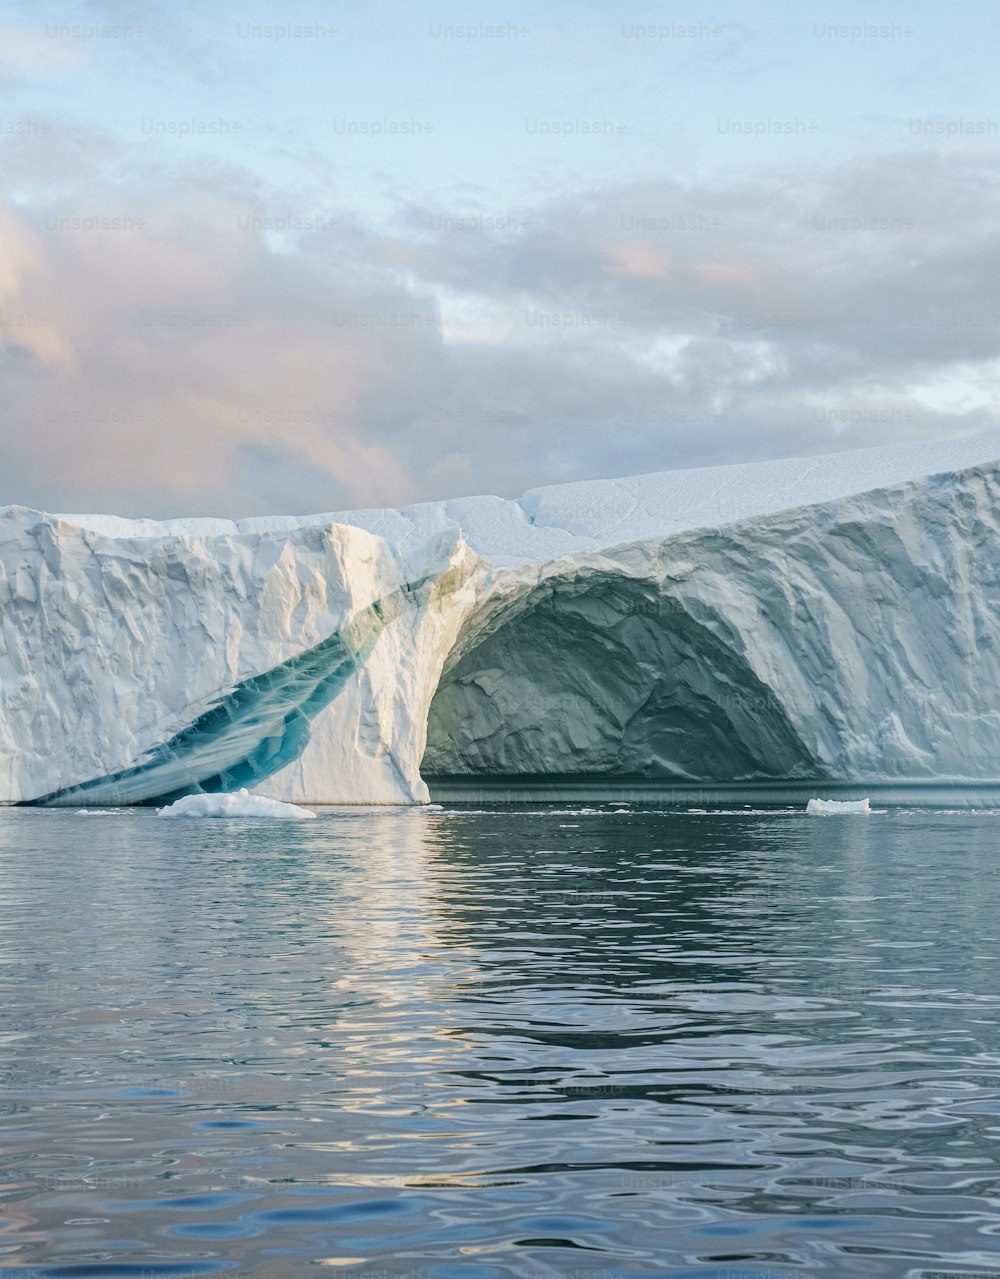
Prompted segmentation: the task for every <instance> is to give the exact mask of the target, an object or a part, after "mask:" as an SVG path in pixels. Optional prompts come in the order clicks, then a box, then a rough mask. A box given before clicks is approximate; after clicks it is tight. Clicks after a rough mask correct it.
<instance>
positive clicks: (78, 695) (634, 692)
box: [0, 436, 1000, 806]
mask: <svg viewBox="0 0 1000 1279" xmlns="http://www.w3.org/2000/svg"><path fill="white" fill-rule="evenodd" d="M996 456H1000V436H982V437H977V438H974V439H967V440H959V441H954V442H951V443H946V444H936V445H924V446H913V447H909V448H896V449H874V450H868V451H865V452H864V453H854V454H839V455H833V456H831V457H826V458H811V459H803V460H795V461H786V462H775V463H766V464H759V465H752V466H740V467H723V468H718V469H715V470H706V471H688V472H683V471H681V472H668V473H665V474H661V475H649V476H641V477H638V478H635V479H631V480H619V481H599V482H598V481H595V482H587V483H581V484H570V485H564V486H561V487H559V488H551V489H539V490H536V491H534V492H532V493H529V494H527V495H526V496H525V497H523V498H522V499H521V500H520V501H519V502H507V501H502V500H501V499H499V498H486V497H484V498H466V499H461V500H458V501H453V502H443V503H430V504H426V505H423V506H415V507H410V508H408V509H406V510H403V511H391V510H388V511H360V512H352V513H347V514H341V515H337V516H314V517H310V518H307V519H291V518H283V519H272V520H267V519H254V520H245V521H242V522H240V523H238V524H232V523H229V522H227V521H222V520H179V521H170V522H167V523H155V522H152V521H127V520H119V519H116V518H113V517H104V516H96V517H58V518H56V517H50V516H44V515H40V514H38V513H37V512H32V511H28V510H25V509H24V508H18V507H13V508H8V509H7V510H6V511H4V512H3V513H2V515H0V532H2V536H0V560H2V569H3V571H2V572H0V622H2V626H3V634H2V640H0V670H2V678H0V799H5V800H7V801H17V800H37V799H46V800H48V801H49V802H56V803H70V804H73V805H75V806H78V805H79V804H81V803H85V804H107V803H134V802H143V801H146V802H149V801H154V800H162V799H163V798H164V797H167V796H171V795H176V794H180V793H184V792H186V791H191V790H198V789H201V790H206V791H223V790H232V789H236V788H238V787H240V786H246V787H250V788H252V789H254V790H255V791H256V792H257V793H259V794H260V793H262V794H266V795H268V796H270V797H273V798H279V799H284V800H295V801H302V802H360V803H370V802H376V803H379V802H381V803H399V802H413V801H419V800H423V799H426V797H427V789H426V787H425V785H424V783H423V781H422V780H421V775H420V772H421V760H422V758H423V771H424V773H425V774H427V775H429V776H431V777H434V778H437V779H439V780H440V784H442V785H446V786H452V787H460V786H461V785H462V784H470V783H475V782H476V780H477V779H486V780H489V779H492V780H493V781H494V782H496V780H497V779H506V784H509V785H510V786H511V787H512V788H513V789H516V788H517V787H518V786H524V787H528V788H531V787H539V786H544V785H547V784H550V783H552V782H553V780H554V779H555V780H557V781H560V782H562V783H565V784H566V785H568V786H578V787H583V788H586V787H592V786H593V785H594V783H595V782H596V781H597V779H604V781H605V782H606V783H607V784H608V785H618V786H623V785H624V784H625V783H628V784H629V785H635V786H637V787H639V786H641V785H647V786H659V787H661V788H662V787H665V786H671V785H672V786H684V787H686V788H687V791H688V793H689V794H690V792H691V790H692V788H695V789H696V788H697V787H699V786H701V785H709V786H711V787H713V788H715V789H716V790H719V788H721V789H722V790H723V791H724V790H725V788H726V787H727V786H729V787H734V786H735V787H741V786H742V787H744V788H748V787H754V786H755V787H765V788H767V787H771V788H778V790H780V791H781V794H782V797H783V798H786V799H787V798H789V797H794V796H797V795H802V801H804V800H805V799H807V798H808V797H809V793H810V792H811V793H812V794H815V793H816V789H817V787H816V786H815V783H818V782H821V783H822V784H823V789H824V790H825V791H826V793H830V790H831V789H833V791H834V793H835V788H836V786H837V784H838V783H864V785H865V787H866V789H868V788H869V787H870V788H871V789H870V793H873V794H874V793H876V792H878V793H884V791H879V790H878V788H879V787H886V786H889V787H892V786H896V787H897V788H900V787H903V788H905V787H907V786H910V787H917V786H927V785H930V784H934V783H936V782H937V781H939V780H944V781H950V782H956V783H962V784H966V785H971V786H980V787H985V786H988V785H989V784H991V783H1000V701H998V695H996V694H995V693H994V690H996V689H998V688H1000V617H998V613H997V608H998V605H997V599H998V594H1000V591H998V580H997V579H998V577H1000V571H998V570H997V568H996V564H997V563H998V562H1000V558H998V555H997V551H998V550H1000V536H998V534H1000V520H998V516H1000V501H998V490H997V485H996V465H995V464H994V462H993V458H994V457H996ZM994 701H996V702H997V704H996V705H994ZM781 788H784V789H783V790H781ZM778 790H776V791H775V792H774V793H775V794H776V795H777V794H778ZM803 791H804V792H805V794H802V792H803ZM792 792H794V795H793V794H792ZM855 793H856V792H855Z"/></svg>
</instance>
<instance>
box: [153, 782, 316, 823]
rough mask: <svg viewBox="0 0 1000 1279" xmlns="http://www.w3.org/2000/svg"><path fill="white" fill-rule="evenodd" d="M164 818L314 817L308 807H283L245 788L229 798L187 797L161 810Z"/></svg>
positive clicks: (290, 805) (227, 796)
mask: <svg viewBox="0 0 1000 1279" xmlns="http://www.w3.org/2000/svg"><path fill="white" fill-rule="evenodd" d="M160 816H161V817H270V818H278V819H279V820H287V819H289V818H291V819H293V820H296V821H298V820H301V819H302V818H304V817H305V818H308V817H315V816H316V814H315V813H313V812H311V811H310V810H309V809H308V808H300V807H299V806H298V805H297V804H283V803H281V802H280V800H277V799H265V798H264V797H263V795H251V794H250V792H249V791H248V790H247V789H246V787H245V786H244V787H243V788H242V789H240V790H238V791H234V792H233V793H232V794H230V795H185V796H184V798H183V799H179V800H177V802H176V803H174V804H168V805H167V807H166V808H161V809H160Z"/></svg>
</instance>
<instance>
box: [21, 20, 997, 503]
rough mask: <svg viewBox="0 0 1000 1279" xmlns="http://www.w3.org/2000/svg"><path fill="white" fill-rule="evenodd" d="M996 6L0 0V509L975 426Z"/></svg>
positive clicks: (423, 483)
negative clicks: (51, 0)
mask: <svg viewBox="0 0 1000 1279" xmlns="http://www.w3.org/2000/svg"><path fill="white" fill-rule="evenodd" d="M998 37H1000V10H998V9H997V8H996V7H995V6H993V5H986V4H983V3H978V0H977V2H973V3H968V4H966V5H963V6H954V7H947V6H942V5H940V4H939V3H934V4H932V3H924V2H920V3H905V2H903V0H898V2H897V3H895V4H886V5H879V4H874V5H872V4H864V5H862V4H859V3H851V2H850V0H848V2H846V3H844V2H841V3H838V4H837V5H836V6H833V5H831V6H829V7H828V8H824V6H822V5H817V6H810V7H809V11H803V9H802V6H801V5H798V4H793V3H791V0H772V2H771V3H770V4H767V5H761V4H760V3H757V4H749V3H740V2H735V0H734V2H728V3H727V2H724V3H722V4H720V5H718V6H715V5H701V6H697V7H695V6H684V5H680V6H676V5H672V6H667V5H660V6H654V5H648V4H641V3H637V4H635V5H630V4H629V3H628V0H619V3H616V4H612V3H610V0H608V2H606V3H605V2H603V0H602V2H600V3H598V2H597V0H571V2H569V0H552V2H551V3H549V4H547V5H546V6H544V7H543V6H538V5H537V4H534V5H529V4H517V3H503V0H498V2H497V3H496V4H494V3H490V4H481V5H478V6H472V5H468V4H466V5H460V4H453V3H435V2H434V0H430V2H429V3H428V2H426V0H425V2H424V3H420V4H411V3H402V2H400V3H393V2H392V0H372V2H370V3H365V4H359V3H348V2H346V0H345V2H343V3H333V4H316V5H313V4H308V3H302V2H301V0H285V3H283V4H281V5H277V4H273V3H261V2H257V0H246V2H244V3H240V4H230V3H228V2H227V0H218V2H213V3H212V4H211V5H205V4H204V3H201V4H195V3H192V2H191V0H176V2H172V3H170V4H163V5H160V4H159V3H158V2H157V0H149V2H148V3H147V2H145V0H144V3H142V4H141V5H139V4H134V5H133V4H130V3H119V2H118V0H90V2H87V0H84V2H81V3H77V4H72V3H48V2H47V0H31V3H23V4H22V3H17V2H14V3H9V2H8V3H0V450H2V462H0V502H2V503H17V504H24V505H28V506H33V507H38V508H41V509H46V510H50V511H75V512H84V511H86V512H93V511H111V512H115V513H118V514H122V515H132V516H138V515H148V516H154V517H167V516H183V515H194V514H218V515H224V516H231V517H238V516H244V515H259V514H269V513H277V512H287V513H291V514H299V513H306V512H311V511H325V510H337V509H347V508H351V507H358V506H382V505H402V504H405V503H409V502H414V501H423V500H429V499H437V498H442V497H455V496H463V495H466V494H470V493H484V492H485V493H498V494H501V495H503V496H507V497H513V496H517V495H518V494H519V493H521V492H523V491H524V490H525V489H528V488H532V487H537V486H539V485H544V484H553V483H560V482H562V481H568V480H575V479H586V478H593V477H598V476H620V475H629V474H635V473H638V472H642V471H654V470H665V469H672V468H676V467H692V466H705V465H716V464H721V463H729V462H741V461H757V460H764V459H767V458H773V457H785V456H806V455H811V454H819V453H828V452H833V451H838V450H841V449H848V448H858V447H864V446H866V445H868V444H884V443H895V442H900V443H902V442H906V441H912V440H923V439H928V438H941V437H947V436H956V435H966V434H969V433H972V432H974V431H977V430H982V429H984V428H986V427H988V426H991V425H994V424H995V423H996V421H997V409H998V406H1000V397H998V392H997V372H998V368H1000V346H998V340H1000V287H998V286H1000V221H998V213H1000V176H998V174H1000V168H998V165H997V161H998V159H1000V100H998V97H1000V81H998V79H997V77H996V74H995V49H996V46H997V44H998Z"/></svg>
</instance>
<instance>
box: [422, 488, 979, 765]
mask: <svg viewBox="0 0 1000 1279" xmlns="http://www.w3.org/2000/svg"><path fill="white" fill-rule="evenodd" d="M998 552H1000V484H998V475H997V472H996V470H995V469H994V468H993V467H992V466H987V467H984V468H977V469H975V470H972V471H969V472H965V473H962V474H957V475H946V476H941V477H936V478H929V479H923V480H917V481H913V482H911V483H908V484H903V485H898V486H895V487H892V488H888V489H880V490H876V491H875V492H872V493H866V494H861V495H858V496H854V497H849V498H844V499H842V500H840V501H836V502H830V503H823V504H819V505H816V506H809V507H799V508H798V509H794V510H791V511H788V512H785V513H782V514H778V515H769V516H764V517H761V518H757V519H751V520H745V521H740V522H737V523H735V524H731V525H726V526H723V527H720V528H717V529H709V530H697V531H689V532H685V533H680V534H676V535H674V536H673V537H670V538H667V539H653V540H649V541H645V542H642V543H637V544H631V545H627V546H623V547H620V548H616V549H614V550H608V551H605V552H604V553H603V554H600V555H595V554H589V555H587V556H581V557H576V558H575V559H574V560H573V561H572V563H569V564H560V565H553V566H549V567H548V568H547V569H546V571H545V572H544V573H543V574H541V575H540V578H539V580H538V581H537V583H535V584H533V585H532V586H530V587H528V588H525V587H524V586H523V585H520V584H518V583H517V582H516V581H514V582H511V583H509V584H508V586H507V591H506V594H507V598H506V599H504V594H505V592H504V590H503V587H502V585H501V583H500V581H497V582H495V584H494V593H493V596H492V597H491V598H490V599H489V600H488V601H487V602H486V604H485V606H484V607H483V608H482V610H481V613H480V615H479V616H478V617H473V618H471V619H470V622H469V624H468V625H467V627H466V629H465V631H464V632H463V637H462V639H461V640H460V642H459V646H458V648H457V649H456V651H455V652H454V653H453V654H452V657H451V659H450V662H449V668H448V669H447V670H446V673H445V675H444V677H443V679H442V683H441V686H440V687H439V689H438V692H437V695H436V698H435V701H434V704H433V706H432V710H431V718H430V729H429V739H428V749H427V755H426V757H425V761H424V771H425V773H426V774H428V775H459V776H461V775H494V776H495V775H508V776H511V775H512V776H518V775H521V776H523V775H538V774H546V775H550V776H559V775H573V774H595V773H599V774H604V775H611V776H618V777H633V778H643V779H661V780H668V779H669V780H676V781H692V780H693V781H699V780H710V781H742V780H757V781H761V780H767V779H796V778H799V779H805V778H828V779H831V780H837V781H848V782H849V781H854V780H868V781H878V780H885V781H891V780H899V779H912V780H919V779H929V778H942V777H947V778H954V779H969V780H973V779H991V780H995V779H998V778H1000V555H998Z"/></svg>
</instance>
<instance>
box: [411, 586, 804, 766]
mask: <svg viewBox="0 0 1000 1279" xmlns="http://www.w3.org/2000/svg"><path fill="white" fill-rule="evenodd" d="M422 771H423V773H424V777H425V779H431V780H432V781H433V780H435V779H447V778H452V777H463V776H478V777H493V778H497V777H520V776H525V775H530V776H543V775H544V776H548V777H552V778H558V777H560V776H563V777H565V776H573V775H581V774H601V775H602V776H605V777H612V778H622V779H624V778H634V779H643V780H662V781H670V780H674V781H701V780H718V781H727V782H729V781H749V780H768V779H777V778H781V779H792V778H806V777H811V776H819V775H821V773H822V770H821V769H820V768H819V765H818V763H817V761H816V760H815V759H814V758H813V757H812V756H811V754H810V752H809V750H808V749H807V747H806V746H805V744H804V743H803V742H802V740H801V738H800V737H799V736H798V734H797V733H796V731H795V729H794V727H793V726H792V724H791V722H790V720H789V717H788V715H787V714H786V712H785V709H784V707H783V706H782V704H781V700H780V698H779V697H778V696H777V695H776V693H775V691H774V690H773V689H771V688H769V687H767V686H766V685H765V684H764V683H763V682H762V681H761V680H760V679H759V678H758V676H757V675H756V674H755V672H754V671H753V670H752V669H751V667H750V665H749V663H748V661H747V660H746V658H745V656H743V655H742V654H741V653H739V652H738V651H737V650H736V649H735V648H734V647H733V646H732V645H731V644H730V643H727V641H726V640H725V639H724V638H722V637H721V636H720V634H719V633H718V632H717V630H716V629H714V628H713V627H712V625H711V623H710V620H709V619H704V620H699V619H698V618H696V617H695V616H693V615H692V613H691V612H690V611H689V609H688V607H686V606H685V603H684V602H683V601H682V600H680V599H679V598H677V597H672V596H670V595H664V594H662V593H660V592H659V591H658V590H657V587H656V584H655V583H651V582H645V581H636V580H634V579H629V578H627V577H623V576H621V575H620V574H616V575H610V574H607V573H601V572H597V573H591V574H587V575H584V576H581V577H577V578H574V579H572V580H569V581H559V582H555V583H552V582H549V583H545V584H543V585H542V586H540V587H537V588H536V589H534V590H533V591H531V592H530V593H529V594H528V595H527V596H526V597H524V598H523V599H521V600H518V601H517V603H516V604H514V605H512V606H510V607H508V608H507V609H505V610H503V611H502V612H501V613H500V614H499V615H498V616H497V617H495V618H494V619H493V620H492V622H491V624H490V626H489V628H488V630H487V631H486V632H485V634H483V635H481V636H473V637H472V639H471V642H469V643H468V645H467V647H465V648H464V651H461V654H460V656H458V658H457V660H455V661H453V663H452V665H451V667H450V669H449V670H448V671H447V672H446V673H445V675H444V677H443V679H442V682H441V684H440V686H439V687H438V690H437V693H436V695H435V697H434V700H433V702H432V704H431V709H430V716H429V721H428V733H427V750H426V753H425V755H424V760H423V766H422Z"/></svg>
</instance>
